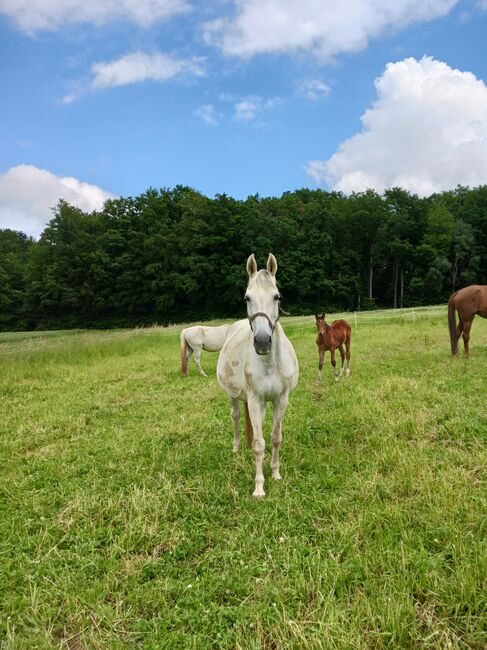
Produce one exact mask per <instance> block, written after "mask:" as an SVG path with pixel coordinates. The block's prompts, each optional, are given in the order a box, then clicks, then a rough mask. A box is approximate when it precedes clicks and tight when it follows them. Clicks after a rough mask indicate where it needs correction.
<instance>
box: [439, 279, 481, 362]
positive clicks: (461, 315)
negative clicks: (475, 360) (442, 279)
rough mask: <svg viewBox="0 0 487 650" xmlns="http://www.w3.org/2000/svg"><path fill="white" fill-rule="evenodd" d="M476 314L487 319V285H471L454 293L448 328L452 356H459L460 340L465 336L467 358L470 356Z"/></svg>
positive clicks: (449, 302) (449, 305) (449, 308)
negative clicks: (470, 343) (469, 345)
mask: <svg viewBox="0 0 487 650" xmlns="http://www.w3.org/2000/svg"><path fill="white" fill-rule="evenodd" d="M455 309H456V310H457V312H458V319H459V322H458V325H456V323H455ZM476 314H478V315H479V316H482V317H483V318H487V285H485V284H483V285H482V284H471V285H470V286H469V287H465V288H464V289H460V290H459V291H455V293H452V295H451V296H450V300H449V301H448V327H449V330H450V343H451V353H452V354H458V339H459V338H460V336H462V335H463V346H464V348H465V349H464V352H465V356H466V357H468V356H470V350H469V348H468V342H469V340H470V328H471V327H472V321H473V319H474V318H475V315H476Z"/></svg>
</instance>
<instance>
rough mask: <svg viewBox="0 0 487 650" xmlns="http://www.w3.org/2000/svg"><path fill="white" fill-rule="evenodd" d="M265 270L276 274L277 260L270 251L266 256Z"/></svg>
mask: <svg viewBox="0 0 487 650" xmlns="http://www.w3.org/2000/svg"><path fill="white" fill-rule="evenodd" d="M267 270H268V271H269V273H270V274H271V275H276V272H277V260H276V258H275V257H274V255H273V254H272V253H269V257H268V258H267Z"/></svg>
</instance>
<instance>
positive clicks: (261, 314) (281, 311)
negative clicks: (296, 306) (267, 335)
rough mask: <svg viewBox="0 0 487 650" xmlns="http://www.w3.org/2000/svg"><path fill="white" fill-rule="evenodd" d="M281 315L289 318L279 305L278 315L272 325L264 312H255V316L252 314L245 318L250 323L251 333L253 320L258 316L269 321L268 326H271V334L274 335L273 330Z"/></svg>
mask: <svg viewBox="0 0 487 650" xmlns="http://www.w3.org/2000/svg"><path fill="white" fill-rule="evenodd" d="M281 314H284V315H285V316H289V314H288V312H287V311H284V309H283V308H282V307H281V305H279V313H278V314H277V318H276V320H275V321H274V323H272V321H271V319H270V317H269V316H268V315H267V314H266V313H265V312H263V311H256V312H255V314H252V316H247V318H248V319H249V323H250V329H251V330H252V332H253V331H254V329H253V327H252V323H253V322H254V320H255V319H256V318H257V317H258V316H263V317H264V318H267V320H268V321H269V325H270V326H271V332H272V333H273V334H274V330H275V329H276V325H277V323H278V321H279V319H280V318H281Z"/></svg>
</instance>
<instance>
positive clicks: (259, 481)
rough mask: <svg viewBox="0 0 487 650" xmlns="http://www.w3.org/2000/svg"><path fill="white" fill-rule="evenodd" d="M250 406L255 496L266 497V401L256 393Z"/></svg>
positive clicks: (250, 399) (251, 397) (250, 400)
mask: <svg viewBox="0 0 487 650" xmlns="http://www.w3.org/2000/svg"><path fill="white" fill-rule="evenodd" d="M247 404H248V407H249V414H250V420H251V422H252V428H253V430H254V439H253V442H252V448H253V450H254V454H255V490H254V493H253V494H252V496H253V497H265V492H264V472H263V471H262V460H263V458H264V451H265V440H264V436H263V435H262V423H263V421H264V413H265V402H263V401H261V400H259V399H258V398H257V397H255V396H254V395H250V397H249V399H248V402H247Z"/></svg>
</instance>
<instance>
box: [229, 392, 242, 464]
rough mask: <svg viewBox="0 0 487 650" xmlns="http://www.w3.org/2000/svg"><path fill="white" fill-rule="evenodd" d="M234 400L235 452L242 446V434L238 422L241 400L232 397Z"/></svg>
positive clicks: (232, 400)
mask: <svg viewBox="0 0 487 650" xmlns="http://www.w3.org/2000/svg"><path fill="white" fill-rule="evenodd" d="M230 400H231V402H232V420H233V452H234V453H237V451H238V448H239V447H240V436H239V433H238V424H239V420H240V400H239V399H234V398H233V397H231V398H230Z"/></svg>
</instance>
